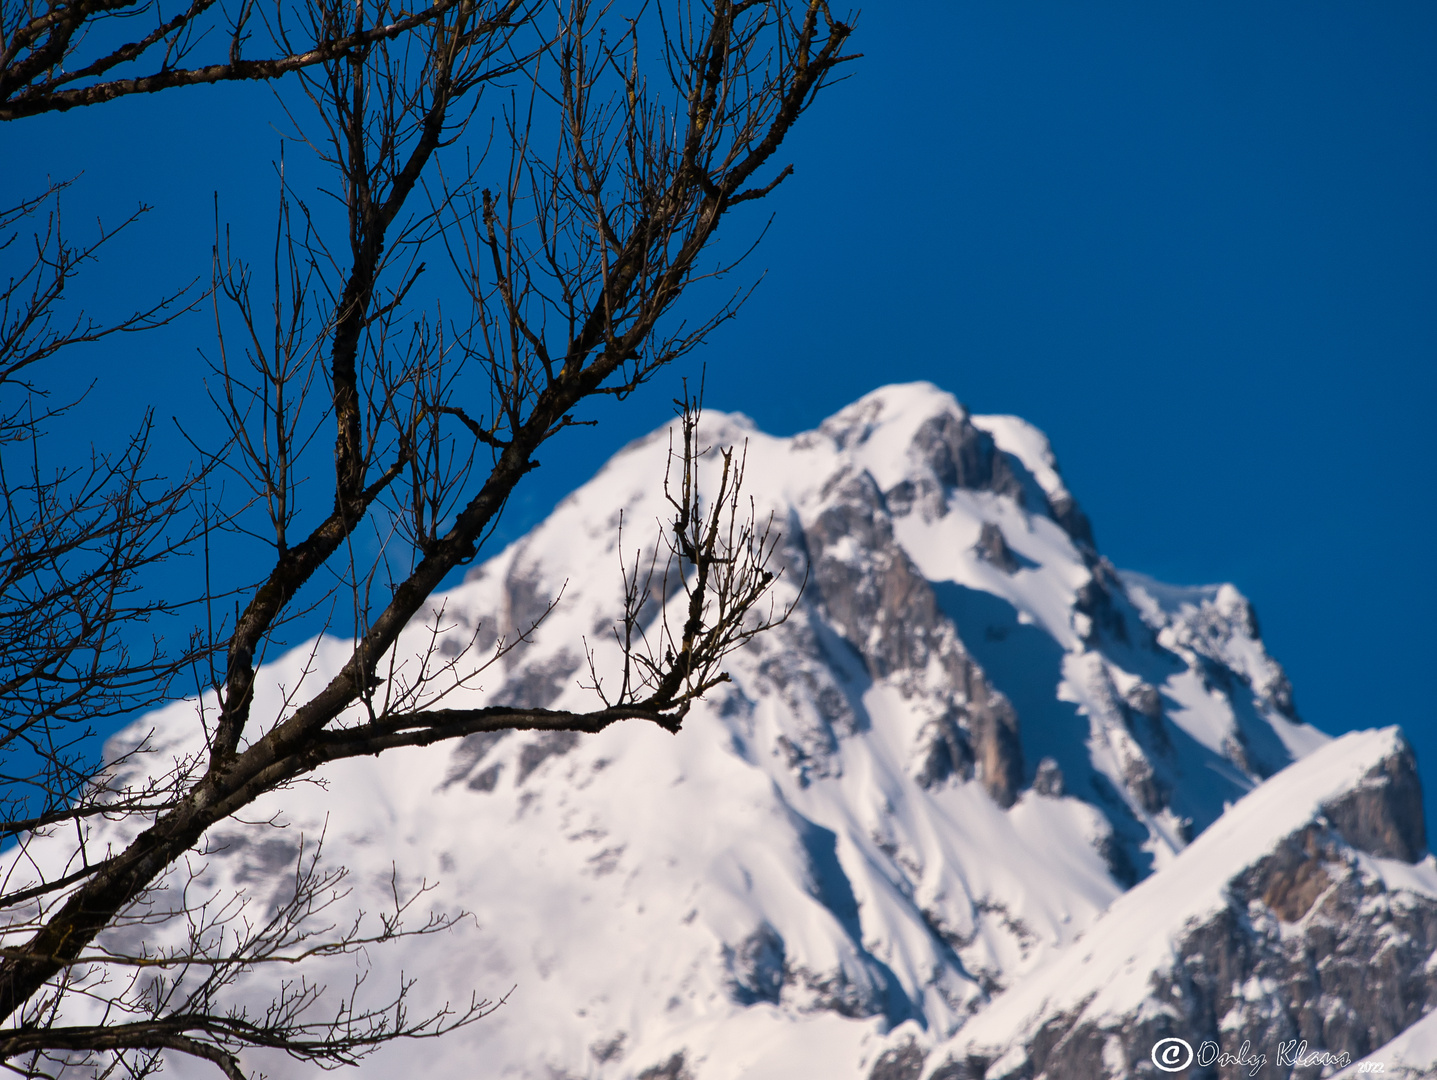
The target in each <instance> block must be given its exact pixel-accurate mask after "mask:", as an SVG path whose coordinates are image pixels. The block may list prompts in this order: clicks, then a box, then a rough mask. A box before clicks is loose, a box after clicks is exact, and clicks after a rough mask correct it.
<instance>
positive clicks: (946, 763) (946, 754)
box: [913, 713, 974, 790]
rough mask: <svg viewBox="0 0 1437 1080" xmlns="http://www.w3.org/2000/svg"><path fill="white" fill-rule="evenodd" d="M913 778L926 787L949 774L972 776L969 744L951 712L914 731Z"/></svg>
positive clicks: (947, 776)
mask: <svg viewBox="0 0 1437 1080" xmlns="http://www.w3.org/2000/svg"><path fill="white" fill-rule="evenodd" d="M914 761H915V766H916V767H915V770H914V773H913V775H914V778H915V779H916V780H917V781H918V783H919V784H920V785H921V786H922V787H923V788H924V789H927V790H932V789H933V788H935V787H938V786H939V785H940V784H942V783H943V782H944V781H945V780H947V779H948V778H949V777H951V776H958V777H960V778H961V779H963V780H971V779H972V778H973V766H974V760H973V748H972V747H971V746H970V745H969V744H968V737H967V736H966V735H965V734H964V733H963V730H962V729H961V728H960V727H959V726H958V724H957V722H956V719H955V717H954V715H953V714H952V713H949V714H946V715H944V716H941V717H939V718H937V719H935V720H930V721H928V723H926V724H924V725H923V727H922V729H921V730H920V731H919V733H918V745H917V748H916V751H915V754H914Z"/></svg>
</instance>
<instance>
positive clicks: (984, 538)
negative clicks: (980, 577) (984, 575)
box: [973, 521, 1022, 574]
mask: <svg viewBox="0 0 1437 1080" xmlns="http://www.w3.org/2000/svg"><path fill="white" fill-rule="evenodd" d="M973 546H974V550H976V551H977V552H978V555H979V557H980V558H981V559H982V560H983V561H984V562H986V563H988V564H990V565H992V566H996V567H997V568H998V569H999V570H1001V571H1003V573H1005V574H1015V573H1017V572H1018V570H1019V568H1020V567H1021V566H1022V564H1021V563H1020V562H1019V561H1018V557H1017V556H1016V555H1014V554H1013V549H1012V548H1010V547H1009V546H1008V541H1007V540H1006V539H1004V537H1003V530H1002V529H1000V528H999V527H998V526H997V525H996V524H994V523H993V522H991V521H985V522H983V528H982V529H981V530H980V531H979V533H978V543H976V544H975V545H973Z"/></svg>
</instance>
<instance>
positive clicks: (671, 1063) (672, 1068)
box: [638, 1050, 693, 1080]
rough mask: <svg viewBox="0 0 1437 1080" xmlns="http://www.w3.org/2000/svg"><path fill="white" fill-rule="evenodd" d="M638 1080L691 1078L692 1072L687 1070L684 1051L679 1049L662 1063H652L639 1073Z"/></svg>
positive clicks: (684, 1079)
mask: <svg viewBox="0 0 1437 1080" xmlns="http://www.w3.org/2000/svg"><path fill="white" fill-rule="evenodd" d="M638 1080H693V1073H691V1072H689V1070H688V1067H687V1065H686V1064H685V1061H684V1052H683V1051H682V1050H680V1051H679V1052H678V1053H677V1054H675V1055H673V1057H671V1058H669V1060H668V1061H666V1062H664V1063H663V1064H662V1065H652V1066H650V1067H649V1068H647V1069H645V1070H644V1071H643V1072H641V1073H639V1075H638Z"/></svg>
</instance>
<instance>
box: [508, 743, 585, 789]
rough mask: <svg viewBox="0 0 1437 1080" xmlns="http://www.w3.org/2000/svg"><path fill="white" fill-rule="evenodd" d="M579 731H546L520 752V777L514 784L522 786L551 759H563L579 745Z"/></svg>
mask: <svg viewBox="0 0 1437 1080" xmlns="http://www.w3.org/2000/svg"><path fill="white" fill-rule="evenodd" d="M580 738H581V736H580V735H579V733H578V732H577V731H546V732H544V733H543V734H542V735H540V736H539V737H538V738H537V739H535V740H534V741H533V742H531V743H530V744H529V745H528V746H526V747H524V749H522V750H520V751H519V775H518V776H517V777H516V778H515V780H514V783H516V784H522V783H523V782H524V781H525V780H527V779H528V778H529V774H530V773H532V772H533V771H534V770H535V769H537V768H538V767H539V766H540V765H542V764H544V762H546V761H548V760H549V759H550V758H551V757H561V756H563V755H564V754H567V753H568V752H569V751H570V750H572V749H574V747H576V746H578V745H579V739H580Z"/></svg>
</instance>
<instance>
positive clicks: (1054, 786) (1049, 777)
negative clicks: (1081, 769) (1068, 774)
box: [1033, 757, 1067, 799]
mask: <svg viewBox="0 0 1437 1080" xmlns="http://www.w3.org/2000/svg"><path fill="white" fill-rule="evenodd" d="M1033 790H1034V791H1036V792H1037V793H1038V794H1039V795H1046V796H1048V798H1050V799H1061V798H1062V797H1063V796H1064V795H1065V794H1067V791H1066V789H1065V788H1064V786H1063V770H1062V769H1060V768H1059V767H1058V763H1057V762H1056V761H1054V760H1053V759H1052V758H1050V757H1045V758H1044V759H1043V760H1042V761H1040V762H1038V771H1037V773H1036V774H1035V775H1034V777H1033Z"/></svg>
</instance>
